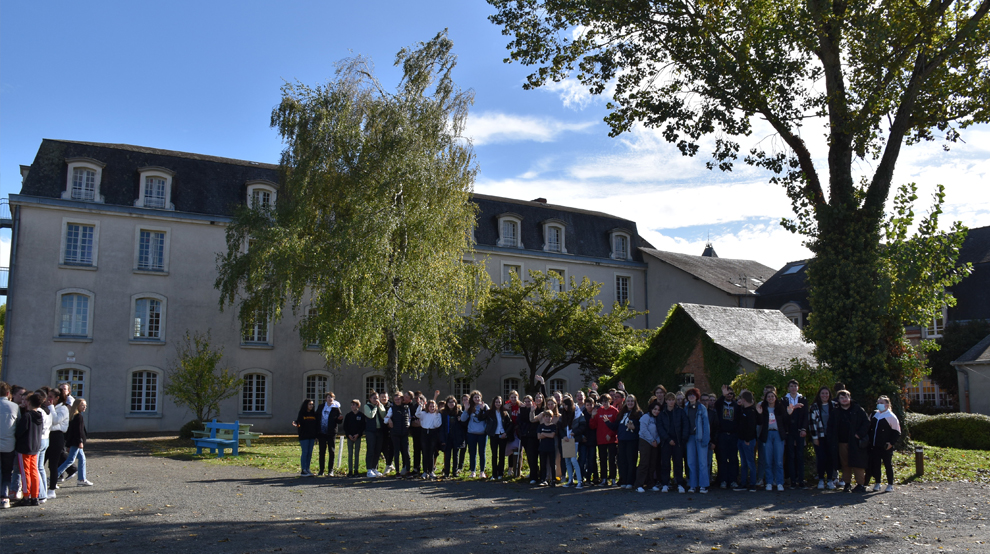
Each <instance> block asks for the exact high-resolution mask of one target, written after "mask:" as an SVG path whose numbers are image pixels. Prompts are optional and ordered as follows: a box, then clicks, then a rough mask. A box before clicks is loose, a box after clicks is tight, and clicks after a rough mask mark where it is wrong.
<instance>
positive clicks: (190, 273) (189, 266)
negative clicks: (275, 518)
mask: <svg viewBox="0 0 990 554" xmlns="http://www.w3.org/2000/svg"><path fill="white" fill-rule="evenodd" d="M22 176H23V184H22V189H21V192H20V194H17V195H11V197H10V205H11V207H12V218H13V230H12V250H11V262H10V266H11V270H10V282H9V293H8V297H7V310H8V311H7V318H8V319H7V326H6V329H7V332H6V337H5V338H6V340H5V341H4V344H3V348H4V356H3V379H4V380H6V381H8V382H11V383H16V384H20V385H24V386H28V387H37V386H41V385H44V384H49V385H54V384H55V383H57V382H62V381H69V382H71V383H72V384H73V387H74V391H75V394H76V395H77V396H82V397H85V398H86V399H87V400H89V402H90V411H89V412H88V418H87V425H88V427H89V428H90V430H92V431H159V430H175V429H178V428H179V427H180V426H181V425H182V424H183V423H185V422H186V421H188V420H189V419H191V418H192V414H191V413H189V412H188V411H187V410H185V409H181V408H178V407H176V406H175V405H174V404H173V403H172V402H171V401H170V399H168V398H167V397H165V396H164V395H163V394H162V387H163V381H164V379H165V368H167V367H168V365H169V362H170V360H171V359H173V358H174V356H175V345H176V343H177V341H179V340H180V339H181V338H182V336H183V335H184V334H185V333H186V332H187V331H199V332H204V331H207V330H209V331H210V332H211V333H212V339H213V341H214V343H215V344H216V345H219V346H223V347H224V354H225V363H226V364H228V365H229V366H230V367H232V368H235V369H236V371H237V373H238V375H240V376H241V377H243V378H244V379H245V385H244V387H243V390H242V391H240V393H239V394H238V395H237V396H236V397H235V398H232V399H230V400H227V401H226V402H224V403H223V405H222V407H221V417H222V418H223V419H227V420H233V419H235V418H236V419H239V420H241V421H242V422H250V423H253V424H254V425H255V428H256V429H257V430H260V431H264V432H269V433H271V432H284V433H289V432H292V428H291V427H290V425H289V422H290V421H291V420H292V419H293V417H294V416H295V414H296V410H297V409H298V406H299V404H300V402H301V400H302V399H303V398H305V397H309V398H318V397H320V396H322V393H323V391H325V390H333V391H335V392H336V393H337V396H338V398H339V399H341V400H343V401H346V400H347V399H350V398H360V397H363V396H364V392H365V391H366V390H367V389H368V388H378V389H381V388H382V387H383V386H384V379H383V377H382V373H381V372H380V371H378V370H377V369H376V368H360V367H344V368H339V367H327V366H326V364H325V362H324V359H323V357H322V355H321V354H320V351H319V349H318V348H317V347H312V346H309V345H306V344H304V343H303V341H301V339H300V338H299V335H298V333H297V331H296V330H295V325H296V323H297V320H292V319H291V318H287V319H285V320H283V321H280V322H278V323H276V324H266V323H264V322H261V323H256V324H251V325H242V324H241V322H240V321H238V319H237V315H236V313H237V311H236V310H233V309H228V310H226V311H223V312H221V311H220V310H219V306H218V299H219V295H218V293H217V291H216V290H215V289H214V287H213V284H214V281H215V278H216V257H217V253H219V252H222V251H224V250H225V248H226V244H225V240H224V238H225V237H224V231H225V228H226V225H227V223H228V222H229V221H230V218H231V215H232V214H233V213H234V210H235V209H236V208H237V206H239V205H242V204H244V203H258V202H262V203H273V202H277V201H278V192H279V185H278V172H277V167H276V166H273V165H270V164H263V163H256V162H248V161H241V160H232V159H225V158H218V157H212V156H205V155H200V154H189V153H182V152H172V151H164V150H158V149H154V148H144V147H138V146H129V145H119V144H95V143H84V142H71V141H60V140H44V141H43V142H42V144H41V146H40V148H39V150H38V153H37V156H36V158H35V160H34V162H33V163H32V164H31V165H30V166H27V167H24V168H23V170H22ZM474 201H475V202H477V204H478V205H479V207H480V215H479V220H478V227H477V230H476V234H475V237H476V240H477V244H478V245H477V250H478V252H479V253H480V254H482V255H484V256H487V268H488V271H489V273H490V274H491V277H492V280H493V281H494V282H496V283H499V282H503V281H504V280H505V279H507V278H508V277H507V276H508V274H509V272H511V271H519V272H526V271H529V270H534V269H535V270H541V271H546V270H550V269H552V270H555V271H557V272H559V273H561V274H563V275H565V276H566V277H567V278H570V277H572V276H573V277H576V278H577V279H579V280H580V279H581V278H583V277H585V276H587V277H589V278H590V279H592V280H594V281H598V282H602V283H604V284H605V286H604V287H603V288H602V292H601V300H602V301H603V302H604V303H605V305H606V306H610V305H612V302H613V301H620V302H623V301H629V302H630V303H631V305H632V307H633V308H635V309H637V310H646V309H647V308H648V304H647V263H646V262H645V261H644V258H643V254H642V252H641V250H640V248H641V247H646V248H649V247H650V245H649V244H647V243H646V242H645V241H644V240H643V239H642V238H641V237H640V236H639V235H638V233H637V230H636V223H635V222H632V221H628V220H624V219H621V218H618V217H614V216H610V215H607V214H603V213H598V212H592V211H586V210H578V209H573V208H567V207H562V206H556V205H551V204H548V203H546V201H545V200H542V199H538V200H535V201H520V200H512V199H507V198H498V197H493V196H485V195H480V194H479V195H475V197H474ZM524 274H525V273H524ZM562 286H566V284H565V285H562ZM667 308H669V306H663V307H658V308H657V309H656V310H654V313H656V312H660V313H659V315H658V316H654V317H658V318H659V319H657V320H656V321H655V322H654V325H659V324H660V323H661V322H662V317H663V314H665V313H666V310H667ZM649 324H650V322H648V320H647V318H646V317H645V316H644V317H640V318H638V319H637V320H635V321H633V322H632V325H634V326H636V327H640V328H642V327H645V326H648V325H649ZM523 367H524V363H523V361H522V359H521V358H519V357H516V356H511V355H505V356H500V357H498V358H497V359H496V360H495V362H494V363H493V364H492V365H491V366H489V368H488V369H487V370H486V371H485V372H484V374H483V375H482V376H481V377H479V378H477V379H476V380H475V381H474V382H469V381H468V380H466V379H464V378H459V377H456V376H453V377H450V378H444V380H443V381H442V382H432V383H430V382H411V381H410V380H409V379H406V382H405V384H406V385H407V387H408V388H421V389H423V390H433V389H434V388H438V389H440V390H441V391H442V392H443V393H444V394H446V393H460V392H462V391H467V390H470V389H471V388H479V389H481V390H483V391H485V392H486V394H487V395H488V396H491V395H494V394H496V393H498V394H502V393H504V392H505V391H506V390H508V389H510V388H519V386H520V384H521V383H520V377H519V373H520V370H521V369H522V368H523ZM581 384H582V381H581V374H580V372H579V370H578V369H577V368H571V369H568V370H565V371H564V372H562V373H561V374H559V377H558V378H555V379H554V380H552V381H551V382H550V383H549V386H550V388H552V389H555V388H560V389H566V390H572V389H575V388H577V387H578V386H580V385H581Z"/></svg>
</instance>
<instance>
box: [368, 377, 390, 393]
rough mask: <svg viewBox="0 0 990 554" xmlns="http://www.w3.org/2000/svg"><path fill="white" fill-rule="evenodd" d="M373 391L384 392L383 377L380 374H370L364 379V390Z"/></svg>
mask: <svg viewBox="0 0 990 554" xmlns="http://www.w3.org/2000/svg"><path fill="white" fill-rule="evenodd" d="M372 390H373V391H375V392H377V393H378V394H382V393H384V392H385V378H384V377H382V376H381V375H370V376H368V377H366V378H365V379H364V392H365V394H368V391H372Z"/></svg>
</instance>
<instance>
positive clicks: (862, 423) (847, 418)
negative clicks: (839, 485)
mask: <svg viewBox="0 0 990 554" xmlns="http://www.w3.org/2000/svg"><path fill="white" fill-rule="evenodd" d="M837 396H838V399H839V409H838V410H837V411H836V413H835V415H833V416H832V417H833V418H835V441H836V443H838V445H839V464H840V465H841V466H842V480H843V481H844V482H845V484H846V485H845V491H846V492H849V487H850V486H851V484H852V481H851V479H850V473H852V474H853V475H854V476H855V477H856V488H855V489H853V492H866V486H865V484H866V468H867V466H868V465H869V455H868V454H867V445H868V444H869V442H870V440H869V439H870V436H869V433H870V418H869V416H867V415H866V412H865V411H863V408H860V407H859V404H857V403H855V402H853V400H852V394H850V392H849V391H847V390H845V389H843V390H840V391H839V394H838V395H837Z"/></svg>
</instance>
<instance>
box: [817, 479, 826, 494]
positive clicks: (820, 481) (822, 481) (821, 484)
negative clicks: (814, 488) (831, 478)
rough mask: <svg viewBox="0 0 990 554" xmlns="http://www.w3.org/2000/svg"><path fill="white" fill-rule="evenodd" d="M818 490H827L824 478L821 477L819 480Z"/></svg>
mask: <svg viewBox="0 0 990 554" xmlns="http://www.w3.org/2000/svg"><path fill="white" fill-rule="evenodd" d="M818 490H820V491H823V490H825V481H824V480H822V479H819V480H818Z"/></svg>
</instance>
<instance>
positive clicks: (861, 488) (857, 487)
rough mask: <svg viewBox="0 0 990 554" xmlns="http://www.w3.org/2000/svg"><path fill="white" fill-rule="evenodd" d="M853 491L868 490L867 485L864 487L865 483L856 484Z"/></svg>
mask: <svg viewBox="0 0 990 554" xmlns="http://www.w3.org/2000/svg"><path fill="white" fill-rule="evenodd" d="M853 492H866V487H864V486H863V485H856V488H854V489H853Z"/></svg>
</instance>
